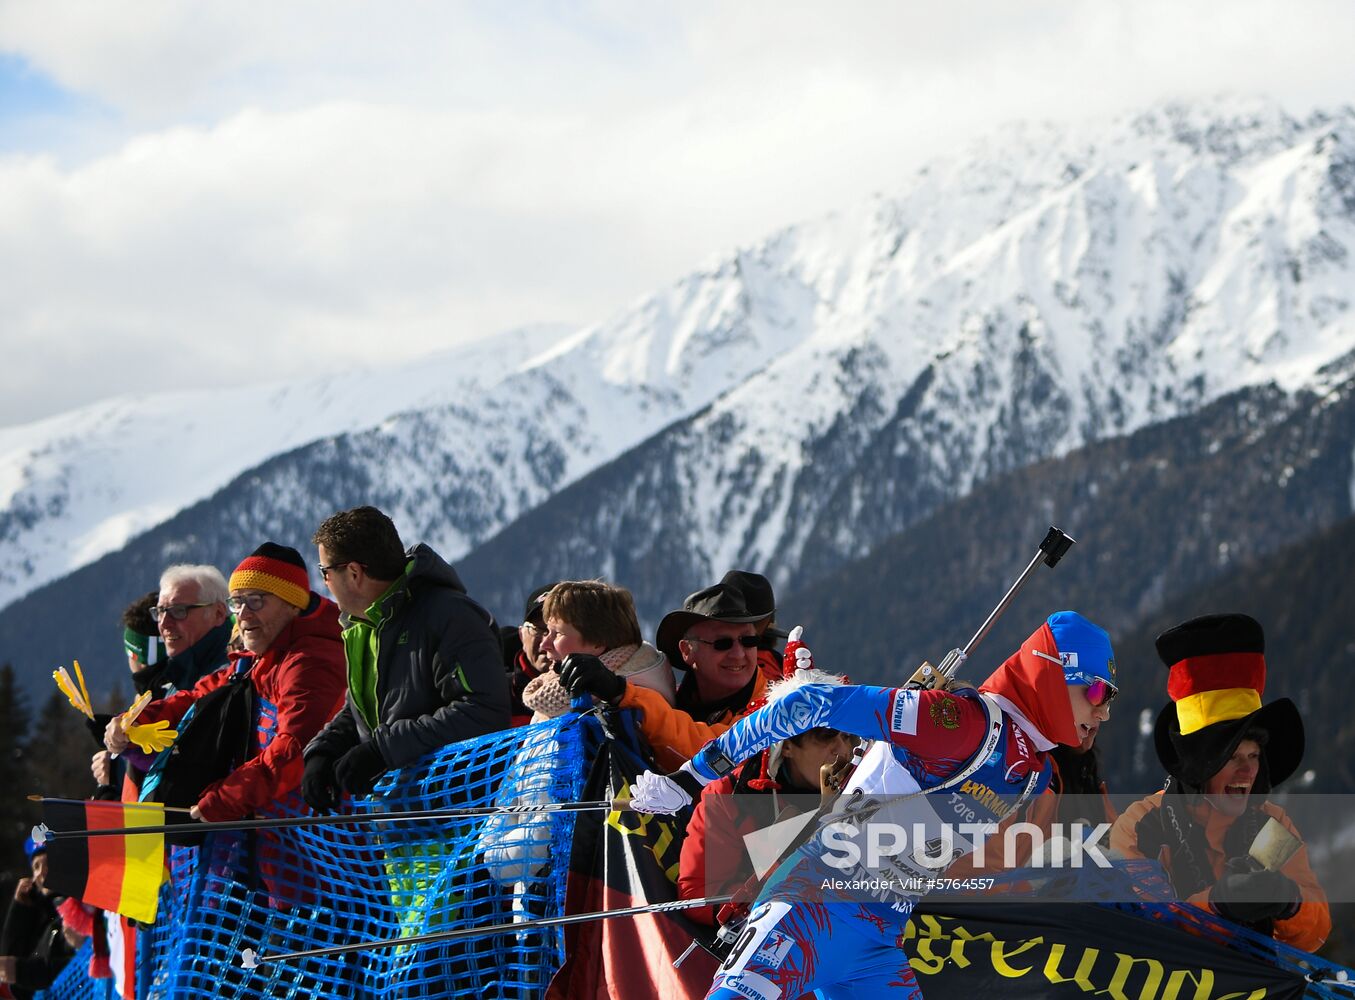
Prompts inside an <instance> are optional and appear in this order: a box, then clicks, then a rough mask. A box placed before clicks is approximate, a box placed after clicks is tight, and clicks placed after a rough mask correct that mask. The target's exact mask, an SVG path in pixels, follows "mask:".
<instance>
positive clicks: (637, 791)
mask: <svg viewBox="0 0 1355 1000" xmlns="http://www.w3.org/2000/svg"><path fill="white" fill-rule="evenodd" d="M705 784H706V780H705V779H704V778H702V777H701V776H700V775H698V774H697V773H696V771H695V769H693V767H692V762H691V761H688V762H687V763H685V764H683V765H682V767H680V768H678V770H676V771H674V772H673V773H672V774H655V773H654V772H653V771H646V772H645V773H644V774H642V775H640V776H639V777H638V778H636V779H635V784H633V785H632V786H631V789H630V807H631V808H632V809H634V810H635V811H636V812H642V813H658V814H660V815H664V816H671V815H672V814H673V813H676V812H681V811H682V810H683V809H686V808H687V807H688V806H689V805H691V804H692V802H693V800H694V799H695V798H696V796H698V795H700V794H701V789H702V788H703V787H704V786H705Z"/></svg>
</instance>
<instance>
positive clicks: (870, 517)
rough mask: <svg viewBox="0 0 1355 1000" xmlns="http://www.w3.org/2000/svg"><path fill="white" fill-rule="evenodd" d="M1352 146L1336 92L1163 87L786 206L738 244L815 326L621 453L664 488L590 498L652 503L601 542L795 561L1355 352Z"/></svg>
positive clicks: (597, 543)
mask: <svg viewBox="0 0 1355 1000" xmlns="http://www.w3.org/2000/svg"><path fill="white" fill-rule="evenodd" d="M1353 165H1355V112H1352V111H1350V110H1346V111H1343V112H1341V113H1340V114H1337V115H1322V116H1317V117H1315V118H1314V119H1313V120H1311V121H1309V122H1307V123H1298V122H1296V121H1294V120H1292V119H1290V118H1288V117H1286V116H1285V115H1283V114H1282V113H1280V112H1278V111H1276V110H1275V109H1273V108H1268V107H1266V106H1264V105H1254V104H1237V103H1229V104H1225V105H1220V106H1216V107H1212V108H1206V109H1199V108H1180V107H1173V106H1168V107H1165V108H1162V109H1158V110H1156V111H1154V112H1151V113H1149V114H1145V115H1142V116H1139V117H1138V118H1135V119H1131V120H1126V121H1122V122H1118V123H1111V124H1110V125H1108V126H1105V127H1104V128H1103V129H1101V130H1100V131H1099V132H1084V133H1082V134H1081V135H1080V136H1079V138H1078V140H1077V141H1073V140H1072V139H1070V138H1069V137H1068V136H1065V135H1061V134H1059V133H1057V132H1051V131H1050V130H1049V129H1047V128H1043V127H1037V128H1033V129H1030V130H1028V131H1025V132H1018V133H1015V134H1011V135H1006V136H1003V137H1002V138H1001V140H1000V141H998V142H994V143H990V144H989V145H987V146H983V147H979V148H978V149H977V150H971V151H970V152H969V153H967V154H965V155H964V156H962V157H959V158H957V159H956V160H954V161H952V162H949V163H939V164H933V165H932V166H931V167H929V168H927V169H926V170H924V171H922V172H921V175H920V176H919V177H918V178H917V180H916V182H915V184H914V185H913V186H912V187H911V188H910V189H909V191H908V193H907V194H905V195H904V196H903V197H901V198H898V199H892V200H886V199H877V200H875V201H873V202H870V203H868V204H865V205H862V206H858V207H857V208H856V209H855V210H852V211H848V212H842V213H838V214H836V215H834V216H832V217H830V218H828V219H825V220H821V221H818V222H814V223H810V224H806V225H801V226H797V227H794V228H792V229H789V230H786V231H785V232H783V233H781V234H778V235H777V236H776V237H774V238H773V239H771V240H769V241H768V242H766V243H764V244H763V245H762V246H760V247H757V248H754V249H751V250H749V251H746V252H745V253H743V254H742V255H741V256H740V258H739V259H740V262H741V263H742V264H743V266H744V267H748V265H749V262H756V263H758V264H760V265H762V266H764V267H768V268H772V269H774V270H777V271H782V272H785V273H789V274H793V275H795V276H797V277H798V279H799V282H800V284H801V285H802V286H803V287H805V288H808V289H812V290H813V291H814V292H815V294H816V296H817V301H816V302H815V303H814V314H813V319H812V322H813V325H814V334H813V336H812V337H810V338H806V339H805V340H803V341H802V342H801V343H800V345H799V346H798V347H796V348H794V349H793V350H790V351H787V352H786V353H784V354H782V355H781V356H779V357H777V358H775V359H773V360H772V361H771V363H770V364H769V365H768V366H767V368H766V370H765V372H763V373H760V374H758V375H756V376H754V377H752V378H749V379H748V380H746V381H744V382H743V383H741V384H740V385H738V386H737V387H735V388H733V389H732V390H731V391H730V392H729V393H727V394H725V395H724V396H722V397H721V398H719V399H718V400H717V401H716V402H715V403H714V405H712V407H711V408H710V409H709V410H706V411H703V412H702V413H700V414H698V415H697V416H696V417H695V418H694V419H693V420H691V421H689V422H687V423H685V424H683V425H682V426H681V427H677V428H674V429H673V431H672V432H671V433H670V434H668V435H666V436H665V438H664V441H663V443H662V445H661V446H657V447H655V448H654V449H653V453H654V457H653V460H652V462H649V463H647V462H645V461H643V460H642V459H638V460H637V461H636V462H634V463H630V464H628V465H627V467H626V473H625V475H626V476H627V477H628V478H630V479H638V480H640V481H644V482H648V483H651V484H654V483H662V484H663V485H664V491H663V492H665V493H666V494H668V496H669V499H656V498H655V497H654V496H652V495H647V494H643V493H637V492H636V491H634V490H619V491H617V493H616V494H615V495H611V496H608V497H605V498H599V499H598V501H597V503H598V507H599V512H598V520H599V521H604V522H606V523H608V524H620V523H630V524H635V523H638V524H643V525H645V526H646V527H645V528H643V529H640V530H638V531H636V532H635V533H633V534H632V535H630V536H628V537H626V538H623V539H613V538H611V537H607V536H606V535H605V534H604V533H603V532H598V533H597V534H595V535H593V536H590V537H589V539H588V541H589V542H590V543H591V545H592V547H593V549H594V550H595V551H597V552H598V553H599V558H602V557H603V554H605V553H606V552H607V551H608V547H609V546H613V545H617V546H622V547H632V548H638V550H640V551H645V550H646V548H645V547H646V544H647V543H646V535H647V534H649V535H652V534H654V533H657V532H660V531H666V532H669V533H673V534H676V535H678V536H680V538H681V540H682V544H681V545H680V546H679V548H680V549H681V550H682V551H684V552H690V553H693V554H694V555H693V557H692V560H691V563H690V564H689V565H685V566H681V567H674V572H675V573H679V572H680V573H681V574H682V575H683V576H684V577H687V578H690V579H704V578H711V577H712V574H713V575H717V576H718V574H719V573H721V572H723V570H724V569H726V568H728V567H730V566H733V565H743V566H750V567H759V568H765V569H766V570H767V572H768V573H769V575H771V576H772V578H773V580H774V582H775V583H777V584H778V586H783V585H786V584H789V583H791V582H792V581H794V580H795V579H796V578H797V577H801V578H804V577H805V576H807V577H808V578H809V579H813V578H814V576H815V575H816V574H818V573H821V572H823V571H825V570H828V569H831V568H832V567H833V566H835V565H837V564H840V563H841V562H842V561H844V560H846V559H849V558H853V557H856V556H860V555H863V554H864V553H866V552H868V551H869V550H870V548H871V547H872V546H873V545H874V543H875V542H877V541H878V540H880V539H881V538H883V537H886V536H887V535H888V534H890V533H892V532H895V531H898V530H901V529H902V528H904V527H906V526H907V525H908V524H910V523H912V522H913V521H915V520H917V519H918V518H919V517H920V516H922V515H924V514H925V513H927V512H928V510H930V509H932V508H934V507H935V506H936V505H937V504H939V503H943V502H945V501H946V500H947V499H953V498H955V497H958V496H962V495H964V494H966V493H967V492H968V491H969V490H970V489H972V487H973V486H974V485H975V484H976V483H978V482H980V481H982V480H984V479H986V478H987V477H989V476H991V475H993V474H995V473H999V472H1003V471H1006V470H1009V469H1012V468H1016V467H1019V466H1022V465H1025V464H1028V463H1030V462H1034V461H1038V460H1041V459H1044V458H1048V457H1053V456H1059V455H1062V454H1065V453H1067V452H1068V451H1069V450H1071V449H1073V448H1075V447H1078V446H1080V445H1083V444H1086V443H1089V442H1092V441H1095V440H1099V439H1103V438H1105V437H1109V436H1113V435H1120V434H1125V433H1129V432H1132V431H1134V430H1136V429H1138V428H1140V427H1143V426H1145V425H1147V424H1151V423H1155V422H1158V421H1161V420H1164V419H1167V418H1170V417H1174V416H1177V415H1180V414H1183V413H1189V412H1193V411H1195V410H1197V409H1198V408H1199V407H1201V406H1203V405H1205V404H1207V403H1208V402H1210V401H1212V400H1214V399H1217V398H1219V397H1221V396H1223V395H1225V394H1228V393H1230V392H1233V391H1235V390H1237V389H1240V388H1243V387H1247V386H1253V385H1261V384H1268V383H1275V384H1277V385H1278V386H1279V387H1280V388H1281V389H1283V390H1285V391H1287V392H1291V393H1292V392H1295V391H1297V390H1299V389H1303V388H1314V389H1320V388H1321V387H1322V386H1323V385H1325V384H1327V383H1329V382H1330V381H1332V380H1334V379H1336V378H1339V377H1340V376H1341V374H1342V373H1348V372H1349V371H1350V370H1351V368H1352V364H1351V359H1352V357H1355V354H1352V352H1353V351H1355V320H1353V319H1352V316H1351V312H1350V301H1351V294H1352V292H1351V288H1352V284H1351V280H1350V278H1351V275H1350V258H1351V250H1352V249H1355V166H1353ZM660 463H661V464H662V465H663V466H664V467H663V468H659V467H658V465H659V464H660ZM493 550H494V553H495V554H496V555H499V556H501V555H502V553H501V552H500V550H499V549H498V548H494V549H493ZM517 550H518V551H519V552H520V551H521V546H520V544H519V545H518V546H517ZM488 556H489V553H488V552H486V559H488ZM561 556H562V553H561V552H558V551H557V552H543V553H542V555H541V565H539V566H536V567H534V570H533V571H534V572H536V573H537V574H538V575H540V573H541V572H542V570H544V569H545V568H546V563H548V562H549V561H550V560H551V559H552V558H554V559H557V560H559V559H561ZM665 558H671V554H670V553H669V554H665ZM640 561H641V562H643V559H641V560H640ZM562 564H563V563H562ZM477 565H478V566H480V567H481V568H483V564H482V563H477ZM543 578H544V577H543ZM516 584H517V585H518V586H519V587H520V586H521V584H522V581H520V580H519V581H516ZM505 586H506V589H511V586H508V585H507V582H506V584H505Z"/></svg>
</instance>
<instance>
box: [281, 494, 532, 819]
mask: <svg viewBox="0 0 1355 1000" xmlns="http://www.w3.org/2000/svg"><path fill="white" fill-rule="evenodd" d="M314 541H315V544H316V546H317V547H318V550H319V557H320V574H321V576H322V577H323V578H324V580H325V582H326V584H328V586H329V591H330V593H331V594H333V595H334V600H335V601H336V602H337V603H338V605H339V608H340V610H342V611H343V612H344V615H345V620H346V627H345V629H344V633H343V643H344V651H345V653H346V655H347V660H348V698H347V706H346V708H345V709H344V710H343V711H341V712H340V713H339V714H338V715H337V716H335V718H334V719H333V720H332V721H331V722H330V723H329V725H328V726H326V727H325V729H324V731H323V732H321V733H320V735H318V736H317V737H316V738H315V739H314V740H312V741H311V743H310V745H309V746H308V747H307V748H306V776H305V781H304V785H303V791H304V792H305V796H306V801H307V802H309V803H310V805H311V806H312V807H313V808H315V809H316V810H319V811H326V810H332V809H333V808H335V807H336V806H337V805H338V799H339V795H340V794H341V793H342V792H345V791H346V792H350V793H352V794H354V795H365V794H367V793H368V792H370V791H371V790H372V788H373V787H374V786H375V784H376V781H377V779H378V778H379V777H380V776H381V775H382V774H383V773H384V772H385V771H387V770H389V769H391V768H396V767H403V766H405V765H406V764H409V763H411V762H413V761H415V760H417V759H418V758H419V757H421V756H423V755H424V754H426V753H429V752H430V751H433V750H436V749H437V748H438V747H441V746H445V745H447V744H448V743H456V742H459V741H460V740H466V739H470V738H472V737H475V736H483V735H485V734H486V733H491V732H495V731H497V730H500V729H505V728H507V727H508V724H509V693H508V679H507V677H506V676H505V675H504V672H503V664H502V661H501V658H500V647H499V639H498V636H497V634H496V632H495V629H494V619H493V618H492V617H491V616H490V614H489V612H487V611H486V610H485V609H484V608H482V607H480V605H478V604H476V603H475V602H474V601H473V600H471V599H470V598H469V597H468V596H466V588H465V586H464V585H463V584H462V583H461V579H460V578H459V577H458V576H457V575H456V571H455V570H454V569H452V567H451V566H449V565H447V563H445V562H444V561H443V560H442V558H441V557H440V556H438V554H437V553H436V552H434V551H433V550H432V549H430V548H429V547H428V546H427V545H423V544H420V545H416V546H414V548H412V549H410V550H409V552H407V553H406V552H405V551H404V547H403V546H402V544H401V542H400V536H399V534H398V533H397V532H396V530H395V525H394V524H393V523H391V519H390V518H389V517H387V516H386V515H385V514H383V513H382V512H381V511H379V510H377V509H376V508H375V507H355V508H353V509H352V510H345V511H341V512H339V513H337V514H334V515H333V516H331V517H329V518H327V519H326V520H325V521H324V522H323V523H322V524H321V525H320V527H319V528H318V529H317V530H316V532H315V538H314Z"/></svg>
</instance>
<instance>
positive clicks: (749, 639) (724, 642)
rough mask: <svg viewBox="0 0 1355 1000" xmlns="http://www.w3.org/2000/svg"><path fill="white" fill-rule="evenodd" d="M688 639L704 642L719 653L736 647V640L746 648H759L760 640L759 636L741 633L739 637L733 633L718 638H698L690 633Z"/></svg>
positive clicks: (689, 640)
mask: <svg viewBox="0 0 1355 1000" xmlns="http://www.w3.org/2000/svg"><path fill="white" fill-rule="evenodd" d="M687 641H688V642H704V643H705V644H706V645H707V646H709V647H710V648H711V649H713V650H715V651H716V652H717V653H728V652H729V651H730V650H731V649H733V648H734V643H736V642H737V643H738V644H739V645H740V646H742V647H743V648H744V649H757V644H758V642H759V640H758V637H757V636H755V635H741V636H737V637H735V636H732V635H722V636H720V638H718V639H698V638H697V637H696V636H694V635H689V636H687Z"/></svg>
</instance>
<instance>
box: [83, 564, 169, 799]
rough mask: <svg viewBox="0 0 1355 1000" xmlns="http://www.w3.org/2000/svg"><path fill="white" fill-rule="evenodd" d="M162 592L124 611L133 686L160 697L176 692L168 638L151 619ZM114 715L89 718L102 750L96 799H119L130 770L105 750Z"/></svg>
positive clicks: (97, 758) (136, 776)
mask: <svg viewBox="0 0 1355 1000" xmlns="http://www.w3.org/2000/svg"><path fill="white" fill-rule="evenodd" d="M158 599H159V592H158V591H155V590H152V591H150V592H149V593H148V594H146V595H145V596H143V597H139V598H137V599H136V600H135V601H133V602H132V603H131V604H129V605H127V607H126V608H124V609H123V611H122V647H123V650H124V651H125V652H126V654H127V669H128V671H129V672H130V673H131V675H132V687H133V688H134V689H135V691H136V693H137V694H138V695H140V694H144V693H145V692H146V691H151V692H152V693H153V696H154V697H156V698H164V697H166V696H168V695H170V694H173V693H174V685H173V683H171V682H170V681H169V680H168V679H167V678H166V676H165V672H166V670H167V669H168V667H169V654H168V653H167V652H166V651H165V641H164V639H162V638H160V634H159V632H158V631H157V629H156V626H155V620H154V619H153V618H151V608H153V607H155V606H156V603H157V602H158ZM112 718H113V716H112V715H110V714H108V713H104V712H99V713H96V714H95V716H94V718H93V719H90V720H88V721H87V725H88V726H89V727H90V730H91V732H92V733H93V734H94V739H95V742H96V743H98V744H99V751H98V752H97V753H95V754H94V756H93V758H91V760H90V773H91V774H92V775H93V776H94V783H95V784H96V785H97V786H98V789H97V791H96V792H95V793H94V798H96V799H116V798H117V797H118V786H119V785H121V783H122V781H123V776H124V774H125V773H127V772H126V769H125V768H124V767H123V762H122V761H121V759H118V758H114V757H113V756H112V755H111V754H110V753H109V752H108V751H107V750H105V749H103V739H104V730H106V729H107V728H108V723H109V722H110V721H112ZM130 773H131V775H132V779H131V782H132V789H131V791H132V793H133V794H132V801H135V799H136V796H135V794H134V793H135V789H136V783H137V782H138V781H139V780H140V777H141V772H140V771H137V770H135V769H133V770H132V771H131V772H130Z"/></svg>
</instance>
